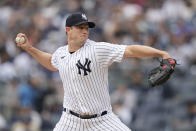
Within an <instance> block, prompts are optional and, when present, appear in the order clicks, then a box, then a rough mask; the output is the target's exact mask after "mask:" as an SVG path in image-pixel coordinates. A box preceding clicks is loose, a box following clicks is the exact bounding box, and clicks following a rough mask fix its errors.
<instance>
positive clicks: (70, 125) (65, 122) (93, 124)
mask: <svg viewBox="0 0 196 131" xmlns="http://www.w3.org/2000/svg"><path fill="white" fill-rule="evenodd" d="M53 131H131V130H130V129H129V128H128V127H127V126H126V125H124V124H123V123H122V122H121V121H120V119H119V118H118V117H117V116H116V115H115V114H114V113H112V112H111V113H108V114H106V115H103V116H100V117H96V118H92V119H81V118H78V117H76V116H74V115H72V114H69V113H67V112H63V114H62V116H61V118H60V120H59V122H58V123H57V124H56V127H55V128H54V130H53Z"/></svg>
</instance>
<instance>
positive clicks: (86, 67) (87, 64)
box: [76, 58, 91, 76]
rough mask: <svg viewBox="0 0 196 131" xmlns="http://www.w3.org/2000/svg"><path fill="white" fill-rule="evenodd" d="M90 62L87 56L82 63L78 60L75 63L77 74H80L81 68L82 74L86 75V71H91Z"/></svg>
mask: <svg viewBox="0 0 196 131" xmlns="http://www.w3.org/2000/svg"><path fill="white" fill-rule="evenodd" d="M90 63H91V61H90V60H89V59H88V58H86V59H85V64H84V65H82V64H81V62H80V60H78V63H77V64H76V66H77V67H78V74H80V75H81V70H83V71H84V76H86V75H88V74H87V72H89V73H90V72H91V69H90Z"/></svg>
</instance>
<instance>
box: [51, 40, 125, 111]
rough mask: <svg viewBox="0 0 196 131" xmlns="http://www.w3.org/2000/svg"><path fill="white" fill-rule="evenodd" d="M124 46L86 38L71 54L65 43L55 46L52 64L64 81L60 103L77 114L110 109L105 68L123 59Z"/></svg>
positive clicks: (106, 69)
mask: <svg viewBox="0 0 196 131" xmlns="http://www.w3.org/2000/svg"><path fill="white" fill-rule="evenodd" d="M125 47H126V46H125V45H117V44H110V43H105V42H95V41H92V40H89V39H88V40H87V41H86V43H85V44H84V46H82V47H81V48H80V49H79V50H77V51H76V52H74V53H72V54H70V53H69V50H68V45H66V46H63V47H60V48H58V49H57V50H56V51H55V52H54V54H53V55H52V60H51V63H52V65H53V66H54V67H55V68H56V69H58V70H59V74H60V77H61V79H62V82H63V87H64V103H63V106H64V107H65V108H68V109H70V110H72V111H75V112H78V113H88V114H97V113H101V112H102V111H104V110H107V111H111V110H112V107H111V104H110V96H109V91H108V67H109V66H110V65H111V64H112V63H113V62H120V61H121V60H122V57H123V54H124V51H125Z"/></svg>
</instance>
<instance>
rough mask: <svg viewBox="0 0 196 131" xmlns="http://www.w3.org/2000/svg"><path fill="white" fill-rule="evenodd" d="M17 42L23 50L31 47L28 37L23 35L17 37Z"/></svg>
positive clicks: (19, 34)
mask: <svg viewBox="0 0 196 131" xmlns="http://www.w3.org/2000/svg"><path fill="white" fill-rule="evenodd" d="M15 42H16V43H17V46H18V47H21V48H23V49H26V48H29V47H31V45H30V43H29V40H28V38H27V36H26V35H25V34H23V33H18V34H17V36H16V38H15Z"/></svg>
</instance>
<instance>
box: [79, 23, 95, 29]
mask: <svg viewBox="0 0 196 131" xmlns="http://www.w3.org/2000/svg"><path fill="white" fill-rule="evenodd" d="M84 23H88V27H89V28H94V27H95V23H94V22H90V21H87V22H86V21H83V22H79V23H77V24H76V25H81V24H84Z"/></svg>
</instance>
